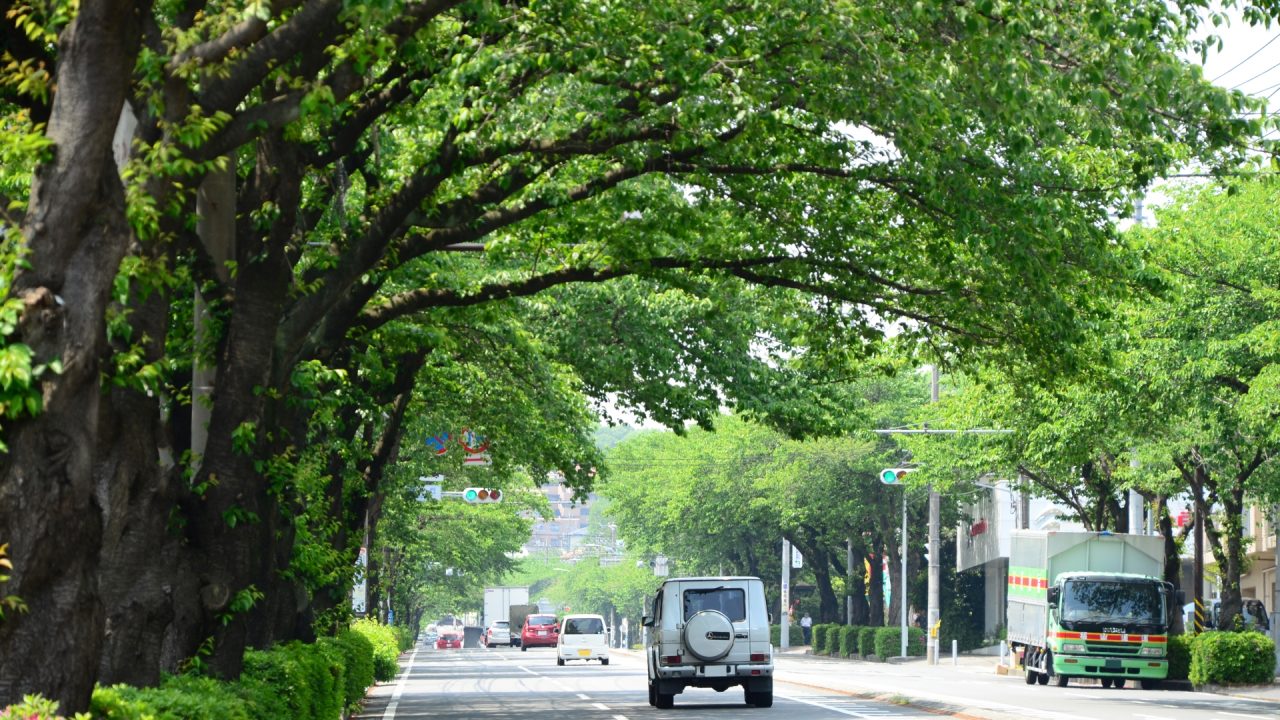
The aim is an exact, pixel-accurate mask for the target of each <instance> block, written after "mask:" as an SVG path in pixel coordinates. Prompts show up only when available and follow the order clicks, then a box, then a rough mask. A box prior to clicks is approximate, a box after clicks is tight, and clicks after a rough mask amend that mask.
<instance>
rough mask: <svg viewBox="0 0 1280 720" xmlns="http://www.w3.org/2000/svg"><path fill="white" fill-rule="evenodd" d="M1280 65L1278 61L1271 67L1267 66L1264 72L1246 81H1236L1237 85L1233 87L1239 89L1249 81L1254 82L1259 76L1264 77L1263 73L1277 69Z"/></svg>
mask: <svg viewBox="0 0 1280 720" xmlns="http://www.w3.org/2000/svg"><path fill="white" fill-rule="evenodd" d="M1278 67H1280V62H1278V63H1276V64H1275V65H1272V66H1271V67H1269V68H1267V69H1266V70H1263V71H1262V72H1260V73H1258V74H1257V75H1254V76H1253V77H1251V78H1249V79H1248V80H1245V81H1244V82H1241V83H1236V84H1235V85H1232V86H1231V89H1232V90H1239V89H1240V88H1241V87H1243V86H1244V85H1248V84H1249V83H1251V82H1253V81H1254V80H1257V79H1258V78H1260V77H1262V76H1263V75H1266V74H1267V73H1269V72H1271V71H1272V70H1275V69H1276V68H1278Z"/></svg>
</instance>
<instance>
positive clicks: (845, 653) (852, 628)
mask: <svg viewBox="0 0 1280 720" xmlns="http://www.w3.org/2000/svg"><path fill="white" fill-rule="evenodd" d="M860 632H862V628H860V627H858V626H857V625H847V626H845V627H843V628H841V629H840V645H839V647H837V648H834V649H835V650H836V651H837V653H838V654H839V655H840V657H849V656H850V655H857V654H858V634H859V633H860Z"/></svg>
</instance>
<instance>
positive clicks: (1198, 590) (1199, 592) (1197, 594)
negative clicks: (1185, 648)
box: [1191, 487, 1205, 634]
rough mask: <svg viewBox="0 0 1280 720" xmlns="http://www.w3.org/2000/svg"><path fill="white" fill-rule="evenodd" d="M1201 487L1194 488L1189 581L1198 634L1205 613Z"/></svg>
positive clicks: (1201, 628)
mask: <svg viewBox="0 0 1280 720" xmlns="http://www.w3.org/2000/svg"><path fill="white" fill-rule="evenodd" d="M1202 492H1203V488H1202V487H1199V488H1196V498H1195V503H1196V542H1195V546H1196V549H1195V553H1196V556H1195V562H1194V563H1193V567H1194V568H1195V569H1194V570H1193V571H1192V573H1191V582H1192V583H1193V584H1194V585H1195V587H1194V588H1192V597H1193V600H1192V602H1194V603H1195V605H1194V610H1195V632H1196V634H1200V633H1202V632H1204V626H1205V622H1204V621H1205V614H1204V515H1205V512H1204V510H1205V509H1204V507H1203V505H1204V502H1203V501H1202V500H1201V498H1200V494H1201V493H1202Z"/></svg>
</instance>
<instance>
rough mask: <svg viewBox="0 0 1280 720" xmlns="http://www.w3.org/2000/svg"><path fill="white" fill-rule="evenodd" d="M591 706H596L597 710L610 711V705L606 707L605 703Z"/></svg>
mask: <svg viewBox="0 0 1280 720" xmlns="http://www.w3.org/2000/svg"><path fill="white" fill-rule="evenodd" d="M591 704H592V705H594V706H595V708H596V709H597V710H608V709H609V706H608V705H605V704H604V703H591Z"/></svg>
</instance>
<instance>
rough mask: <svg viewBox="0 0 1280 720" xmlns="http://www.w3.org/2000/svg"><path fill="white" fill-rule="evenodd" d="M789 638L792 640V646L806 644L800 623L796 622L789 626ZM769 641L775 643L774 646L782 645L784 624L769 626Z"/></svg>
mask: <svg viewBox="0 0 1280 720" xmlns="http://www.w3.org/2000/svg"><path fill="white" fill-rule="evenodd" d="M787 639H788V640H790V641H791V643H790V644H791V647H799V646H801V645H804V631H802V630H801V629H800V626H799V625H797V624H795V623H791V624H790V625H788V626H787ZM769 642H771V643H773V646H774V647H779V646H780V645H782V626H781V625H770V626H769Z"/></svg>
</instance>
